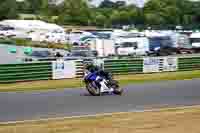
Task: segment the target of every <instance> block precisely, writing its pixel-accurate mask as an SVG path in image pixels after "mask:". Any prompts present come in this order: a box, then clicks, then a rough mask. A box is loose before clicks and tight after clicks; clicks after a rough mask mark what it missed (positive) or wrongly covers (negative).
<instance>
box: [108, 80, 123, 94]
mask: <svg viewBox="0 0 200 133" xmlns="http://www.w3.org/2000/svg"><path fill="white" fill-rule="evenodd" d="M111 87H112V88H113V89H114V91H113V93H114V94H116V95H122V93H123V89H122V88H121V87H120V86H119V83H118V82H117V81H115V80H113V81H112V82H111Z"/></svg>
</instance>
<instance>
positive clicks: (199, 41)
mask: <svg viewBox="0 0 200 133" xmlns="http://www.w3.org/2000/svg"><path fill="white" fill-rule="evenodd" d="M190 42H191V44H192V47H193V48H200V32H196V33H192V34H191V35H190Z"/></svg>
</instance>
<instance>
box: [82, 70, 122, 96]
mask: <svg viewBox="0 0 200 133" xmlns="http://www.w3.org/2000/svg"><path fill="white" fill-rule="evenodd" d="M84 82H85V84H86V89H87V91H88V92H89V93H90V94H91V95H93V96H101V95H102V94H103V93H113V94H116V95H121V94H122V92H123V89H122V88H120V86H119V83H118V82H117V81H116V80H113V78H109V79H106V78H105V77H103V76H100V75H99V74H98V72H94V73H91V72H89V71H86V72H85V75H84Z"/></svg>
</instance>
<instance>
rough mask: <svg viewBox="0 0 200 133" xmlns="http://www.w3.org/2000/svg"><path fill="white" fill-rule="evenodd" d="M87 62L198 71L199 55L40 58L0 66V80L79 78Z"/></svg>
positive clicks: (129, 70) (136, 70)
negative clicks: (122, 57)
mask: <svg viewBox="0 0 200 133" xmlns="http://www.w3.org/2000/svg"><path fill="white" fill-rule="evenodd" d="M86 63H95V64H98V65H99V66H101V67H102V68H103V69H104V70H106V71H108V72H112V73H113V74H142V73H159V72H171V71H192V70H200V56H185V57H144V58H127V59H93V60H91V59H90V60H57V61H48V62H46V61H41V62H30V63H23V64H2V65H0V83H12V82H19V81H34V80H51V79H65V78H81V77H83V74H84V64H86Z"/></svg>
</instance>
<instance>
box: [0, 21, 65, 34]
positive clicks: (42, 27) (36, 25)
mask: <svg viewBox="0 0 200 133" xmlns="http://www.w3.org/2000/svg"><path fill="white" fill-rule="evenodd" d="M0 25H6V26H11V27H14V28H15V29H16V30H25V31H31V30H32V31H61V32H64V29H63V28H62V27H60V26H58V25H56V24H50V23H46V22H43V21H40V20H4V21H1V22H0Z"/></svg>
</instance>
